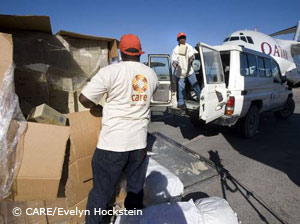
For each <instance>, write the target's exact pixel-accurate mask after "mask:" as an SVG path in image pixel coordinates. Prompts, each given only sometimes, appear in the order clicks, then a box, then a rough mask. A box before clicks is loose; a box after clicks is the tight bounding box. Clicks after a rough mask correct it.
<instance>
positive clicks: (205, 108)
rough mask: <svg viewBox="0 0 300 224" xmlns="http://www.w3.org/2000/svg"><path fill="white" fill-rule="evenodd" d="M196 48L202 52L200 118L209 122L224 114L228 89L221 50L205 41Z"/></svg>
mask: <svg viewBox="0 0 300 224" xmlns="http://www.w3.org/2000/svg"><path fill="white" fill-rule="evenodd" d="M196 50H197V51H198V52H199V54H200V58H201V65H202V66H201V68H200V69H201V72H202V74H203V89H202V90H201V95H200V109H199V118H200V119H202V120H204V121H205V122H206V123H208V122H210V121H213V120H215V119H217V118H219V117H221V116H222V115H224V113H225V105H226V102H227V89H226V85H225V79H224V74H223V69H222V61H221V57H220V53H219V51H217V50H216V49H214V48H213V47H210V46H208V45H206V44H203V43H199V44H198V45H197V47H196Z"/></svg>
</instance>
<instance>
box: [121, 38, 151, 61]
mask: <svg viewBox="0 0 300 224" xmlns="http://www.w3.org/2000/svg"><path fill="white" fill-rule="evenodd" d="M120 51H121V52H122V53H124V54H127V55H131V56H136V55H141V54H144V53H145V52H144V51H142V46H141V42H140V39H139V38H138V37H137V36H136V35H134V34H125V35H123V36H122V37H121V40H120Z"/></svg>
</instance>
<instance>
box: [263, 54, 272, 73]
mask: <svg viewBox="0 0 300 224" xmlns="http://www.w3.org/2000/svg"><path fill="white" fill-rule="evenodd" d="M264 63H265V73H266V77H272V73H271V70H272V68H271V60H270V59H268V58H264Z"/></svg>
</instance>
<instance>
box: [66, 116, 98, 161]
mask: <svg viewBox="0 0 300 224" xmlns="http://www.w3.org/2000/svg"><path fill="white" fill-rule="evenodd" d="M69 121H70V139H71V153H70V154H71V155H70V163H73V162H75V161H76V160H77V159H80V158H84V157H87V156H90V155H92V154H93V153H94V151H95V148H96V146H97V142H98V136H99V133H100V129H101V118H99V117H94V116H93V115H91V113H90V111H83V112H77V113H71V114H69Z"/></svg>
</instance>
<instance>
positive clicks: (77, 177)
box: [65, 111, 101, 207]
mask: <svg viewBox="0 0 300 224" xmlns="http://www.w3.org/2000/svg"><path fill="white" fill-rule="evenodd" d="M69 120H70V140H71V148H70V161H69V177H68V180H67V184H66V191H65V193H66V197H67V204H68V206H69V207H72V206H76V204H78V203H80V202H81V201H83V200H84V199H85V198H86V197H87V196H88V193H89V191H90V190H91V188H92V186H93V181H92V178H93V176H92V169H91V161H92V155H93V153H94V151H95V148H96V146H97V142H98V136H99V133H100V130H101V119H100V118H98V117H94V116H92V115H91V114H90V112H89V111H83V112H78V113H71V114H70V115H69Z"/></svg>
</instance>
